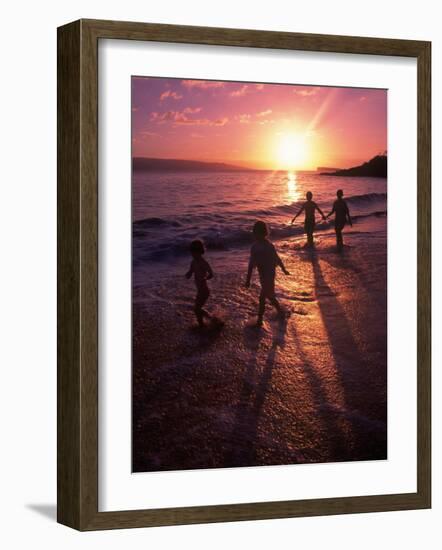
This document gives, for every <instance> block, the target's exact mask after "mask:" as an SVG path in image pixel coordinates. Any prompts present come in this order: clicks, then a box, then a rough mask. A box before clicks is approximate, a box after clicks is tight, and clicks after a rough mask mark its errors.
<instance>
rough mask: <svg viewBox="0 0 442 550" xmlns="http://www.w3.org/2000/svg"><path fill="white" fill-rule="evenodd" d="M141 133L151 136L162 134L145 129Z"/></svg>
mask: <svg viewBox="0 0 442 550" xmlns="http://www.w3.org/2000/svg"><path fill="white" fill-rule="evenodd" d="M140 135H142V136H146V137H151V136H159V135H160V134H157V132H148V131H147V130H143V131H142V132H140Z"/></svg>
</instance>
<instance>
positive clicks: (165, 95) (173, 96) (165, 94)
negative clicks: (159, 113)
mask: <svg viewBox="0 0 442 550" xmlns="http://www.w3.org/2000/svg"><path fill="white" fill-rule="evenodd" d="M168 97H169V98H171V99H181V98H182V97H183V96H182V95H181V94H179V93H177V92H171V91H170V90H166V91H165V92H163V93H162V94H161V95H160V101H164V100H165V99H167V98H168Z"/></svg>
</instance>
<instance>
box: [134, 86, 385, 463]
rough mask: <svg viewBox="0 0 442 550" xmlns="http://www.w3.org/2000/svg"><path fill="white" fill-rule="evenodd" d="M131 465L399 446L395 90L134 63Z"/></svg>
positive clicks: (313, 458) (351, 453)
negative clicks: (391, 286)
mask: <svg viewBox="0 0 442 550" xmlns="http://www.w3.org/2000/svg"><path fill="white" fill-rule="evenodd" d="M131 117H132V144H131V149H132V159H131V162H132V471H133V472H156V471H174V470H194V469H207V468H238V467H262V466H281V465H302V464H314V463H333V462H349V461H373V460H386V459H387V458H388V457H387V159H388V154H387V90H384V89H371V88H370V89H366V88H346V87H332V86H315V85H301V84H268V83H257V82H254V83H250V82H231V81H214V80H192V79H177V78H163V77H154V76H152V77H147V76H133V77H132V78H131Z"/></svg>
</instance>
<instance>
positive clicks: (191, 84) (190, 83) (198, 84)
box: [181, 80, 224, 90]
mask: <svg viewBox="0 0 442 550" xmlns="http://www.w3.org/2000/svg"><path fill="white" fill-rule="evenodd" d="M181 84H182V85H183V86H184V87H185V88H200V89H203V90H206V89H208V88H223V87H224V82H219V81H217V80H182V81H181Z"/></svg>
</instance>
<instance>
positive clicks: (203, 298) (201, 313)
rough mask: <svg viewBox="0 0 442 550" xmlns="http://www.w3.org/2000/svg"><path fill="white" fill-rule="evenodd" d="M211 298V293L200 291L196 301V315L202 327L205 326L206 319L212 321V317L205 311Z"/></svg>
mask: <svg viewBox="0 0 442 550" xmlns="http://www.w3.org/2000/svg"><path fill="white" fill-rule="evenodd" d="M208 298H209V293H208V292H204V291H199V292H198V294H197V296H196V300H195V308H194V311H195V315H196V318H197V321H198V324H199V325H200V326H204V317H206V318H208V319H210V318H211V317H210V315H209V314H208V313H207V311H206V310H204V309H203V305H204V304H205V303H206V302H207V299H208Z"/></svg>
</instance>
